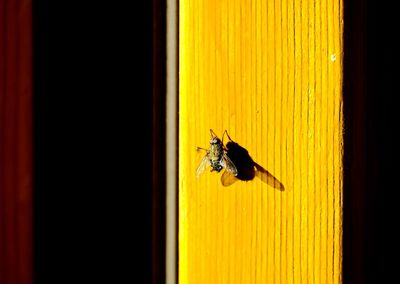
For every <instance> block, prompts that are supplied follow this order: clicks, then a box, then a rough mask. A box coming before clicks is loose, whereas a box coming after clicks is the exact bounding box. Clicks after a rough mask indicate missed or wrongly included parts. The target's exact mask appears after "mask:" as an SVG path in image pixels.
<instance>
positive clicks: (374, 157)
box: [33, 0, 399, 283]
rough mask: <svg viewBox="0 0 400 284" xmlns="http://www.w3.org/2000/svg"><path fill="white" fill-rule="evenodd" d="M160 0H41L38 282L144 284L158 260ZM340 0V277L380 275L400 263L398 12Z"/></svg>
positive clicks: (37, 16)
mask: <svg viewBox="0 0 400 284" xmlns="http://www.w3.org/2000/svg"><path fill="white" fill-rule="evenodd" d="M162 2H163V1H135V2H134V5H131V4H128V3H129V2H122V1H117V2H116V1H114V2H101V1H85V2H84V4H83V1H80V2H77V3H70V2H65V1H63V2H60V1H50V0H36V1H34V11H33V12H34V14H33V16H34V177H35V179H34V180H35V182H34V186H35V196H34V207H35V211H34V213H35V214H34V229H35V242H34V250H35V261H34V265H35V267H34V268H35V281H36V283H63V282H68V283H80V282H83V283H95V282H99V281H100V280H103V281H108V282H109V283H148V282H150V280H151V277H152V268H151V267H152V264H153V265H155V266H162V265H163V262H162V261H160V260H156V259H157V258H159V259H161V258H163V255H162V250H163V245H162V244H161V242H162V240H163V239H162V238H159V239H157V237H156V238H154V236H153V243H152V222H154V221H155V223H153V224H155V226H154V229H156V230H158V232H159V233H161V234H162V233H163V218H162V217H161V218H158V219H157V218H154V215H152V212H156V213H157V214H156V215H158V214H162V211H163V210H162V208H161V209H160V208H158V209H154V208H152V204H154V203H152V202H154V198H157V199H158V201H161V203H162V199H163V195H162V194H161V195H160V194H158V195H157V194H154V193H157V191H154V190H153V194H152V180H153V181H154V178H157V177H158V179H156V180H157V182H158V183H159V184H162V181H163V173H162V163H160V164H158V165H155V164H154V163H153V162H152V157H153V154H154V153H156V154H157V153H159V154H162V153H163V150H162V149H161V148H162V146H161V145H162V142H163V141H162V137H163V135H162V133H163V132H162V131H163V123H162V118H163V113H162V112H161V113H160V111H162V109H163V98H162V95H156V96H153V91H156V92H160V94H162V91H163V83H164V81H163V76H164V75H163V74H164V73H163V72H162V71H160V70H159V69H160V68H161V69H162V68H163V67H164V65H163V61H162V58H163V57H162V54H163V53H162V50H163V44H162V42H163V41H158V40H157V39H160V37H159V36H161V37H162V35H163V27H164V23H163V9H162V5H161V6H160V7H161V10H159V11H158V12H157V13H154V14H153V7H157V5H160V3H162ZM344 8H345V21H344V24H345V38H344V45H345V46H344V47H345V48H344V49H345V59H344V114H345V117H344V119H345V137H344V138H345V145H344V153H345V160H344V170H345V179H344V212H343V214H344V215H343V220H344V224H343V226H344V235H343V241H344V242H343V245H344V251H343V259H344V263H343V280H344V283H384V282H385V281H386V282H388V281H390V280H391V279H392V278H393V277H394V276H396V275H397V273H396V272H397V271H396V267H395V265H394V263H395V262H394V261H393V260H392V259H393V258H397V255H398V250H397V248H398V245H397V243H398V241H397V234H396V233H395V232H396V230H397V228H396V225H395V224H398V222H397V219H396V217H395V216H396V213H397V212H396V211H397V210H396V209H397V208H398V207H399V206H398V199H397V191H398V188H399V186H398V181H397V175H398V173H397V170H396V163H395V160H396V156H395V153H396V154H397V147H396V146H397V145H395V142H396V141H397V140H396V139H395V134H396V130H397V125H396V123H395V114H396V113H397V112H398V107H397V104H396V103H395V100H394V99H395V98H394V97H395V94H397V93H398V91H397V89H398V87H397V86H398V84H397V81H396V80H398V77H397V74H395V73H396V71H397V69H398V67H397V66H398V65H397V62H396V59H397V52H398V50H399V48H398V47H399V45H398V44H397V43H396V41H397V35H398V30H397V26H398V25H397V23H396V22H397V21H396V20H397V18H396V17H398V16H396V12H395V11H397V10H396V9H395V7H394V4H388V3H385V4H383V3H382V2H376V3H375V2H374V1H369V2H368V1H362V0H356V1H345V7H344ZM155 22H157V23H158V28H157V29H154V27H153V23H155ZM160 27H161V29H160ZM155 30H156V34H154V31H155ZM153 35H155V37H153ZM154 46H155V47H156V49H154ZM157 50H158V51H157ZM154 54H156V55H157V56H154ZM154 60H156V61H154ZM397 61H398V60H397ZM155 63H156V64H155ZM153 82H156V83H157V84H154V83H153ZM153 109H154V110H156V112H157V113H156V114H154V113H153ZM153 129H156V130H157V129H159V130H160V131H161V132H157V131H155V132H154V131H153ZM157 133H159V134H158V136H157ZM160 133H161V134H160ZM156 136H157V137H156ZM153 137H156V138H157V141H158V142H157V143H155V142H154V139H153ZM155 156H156V155H155ZM153 161H154V160H153ZM396 161H397V160H396ZM161 203H160V204H161ZM157 210H158V211H157ZM154 245H155V246H156V247H157V250H156V253H154V251H153V254H152V247H154ZM155 271H159V273H161V274H162V273H163V269H162V268H160V267H159V268H158V269H155ZM156 279H162V277H159V278H156Z"/></svg>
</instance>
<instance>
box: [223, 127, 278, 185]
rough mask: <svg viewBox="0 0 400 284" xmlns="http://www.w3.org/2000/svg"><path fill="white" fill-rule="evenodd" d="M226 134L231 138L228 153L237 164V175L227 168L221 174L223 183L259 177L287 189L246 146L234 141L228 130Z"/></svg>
mask: <svg viewBox="0 0 400 284" xmlns="http://www.w3.org/2000/svg"><path fill="white" fill-rule="evenodd" d="M226 135H227V136H228V138H229V142H228V143H226V145H225V150H226V155H227V156H228V157H229V158H230V159H231V161H232V162H233V164H234V165H235V166H236V169H237V175H236V176H233V175H232V174H230V173H229V172H227V171H226V170H225V171H224V173H223V174H222V176H221V182H222V185H224V186H229V185H231V184H233V183H235V182H236V181H238V180H242V181H250V180H253V179H254V178H255V177H258V178H259V179H260V180H261V181H262V182H264V183H266V184H268V185H270V186H272V187H273V188H275V189H277V190H280V191H284V190H285V187H284V185H283V184H282V183H281V182H280V181H279V180H278V179H277V178H276V177H274V176H273V175H272V174H271V173H270V172H268V171H267V170H266V169H264V168H263V167H262V166H261V165H259V164H257V163H256V162H255V161H254V160H253V159H252V158H251V157H250V155H249V152H248V151H247V150H246V149H245V148H243V147H242V146H240V145H239V144H238V143H236V142H234V141H233V140H232V139H231V138H230V137H229V135H228V133H227V132H226Z"/></svg>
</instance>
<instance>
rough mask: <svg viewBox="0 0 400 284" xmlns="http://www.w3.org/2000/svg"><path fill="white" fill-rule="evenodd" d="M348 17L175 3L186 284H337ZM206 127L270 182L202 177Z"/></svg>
mask: <svg viewBox="0 0 400 284" xmlns="http://www.w3.org/2000/svg"><path fill="white" fill-rule="evenodd" d="M342 20H343V3H342V0H334V1H327V0H314V1H309V0H306V1H304V0H303V1H297V0H295V1H287V0H283V1H261V0H256V1H239V0H233V1H227V0H222V1H213V0H182V1H180V18H179V74H180V75H179V80H180V83H179V283H181V284H183V283H341V271H342V176H343V174H342V148H343V145H342V144H343V138H342V135H343V133H342V132H343V130H342V128H343V118H342V58H343V48H342V46H343V43H342V41H343V40H342V38H343V35H342V31H343V21H342ZM210 129H213V131H214V132H215V133H216V134H217V135H218V136H219V137H220V138H221V137H222V134H223V132H224V130H227V131H228V133H229V136H230V137H231V138H232V140H233V141H234V142H236V143H238V144H239V145H240V146H241V147H243V148H244V149H245V150H247V151H248V154H249V155H250V157H251V158H252V160H253V161H254V162H255V163H257V164H258V165H259V166H260V167H262V168H263V169H265V170H266V171H268V173H269V175H270V176H269V178H264V179H262V178H258V176H257V175H256V176H255V177H254V179H251V180H249V181H244V180H238V181H236V182H234V183H233V184H232V185H230V186H223V185H222V184H221V180H220V179H221V175H222V174H223V173H222V172H221V173H216V172H210V171H209V169H207V170H206V171H205V172H204V173H203V174H202V175H201V176H200V177H199V178H197V177H196V175H195V172H196V168H197V166H198V164H199V163H200V161H201V159H202V158H203V156H204V155H205V153H204V151H196V147H203V148H208V147H209V141H210ZM228 141H229V140H228V139H227V137H226V136H225V137H224V142H225V143H226V142H228ZM240 166H241V165H238V168H239V167H240ZM264 176H265V175H264ZM274 179H275V183H274V182H271V181H272V180H274Z"/></svg>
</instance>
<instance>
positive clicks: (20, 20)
mask: <svg viewBox="0 0 400 284" xmlns="http://www.w3.org/2000/svg"><path fill="white" fill-rule="evenodd" d="M31 15H32V3H31V0H19V1H15V0H14V1H13V0H0V18H1V20H0V21H1V26H0V38H1V39H0V72H1V73H0V283H2V284H14V283H15V284H16V283H18V284H25V283H32V243H33V240H32V165H31V164H32V138H31V137H32V32H31V29H32V16H31Z"/></svg>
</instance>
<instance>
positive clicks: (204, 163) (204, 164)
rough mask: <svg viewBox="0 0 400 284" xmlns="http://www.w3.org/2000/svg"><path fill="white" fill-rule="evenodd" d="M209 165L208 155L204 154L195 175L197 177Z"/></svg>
mask: <svg viewBox="0 0 400 284" xmlns="http://www.w3.org/2000/svg"><path fill="white" fill-rule="evenodd" d="M210 165H211V163H210V160H209V159H208V155H205V156H204V158H203V159H202V160H201V161H200V164H199V166H198V167H197V169H196V177H199V176H200V175H201V174H202V173H203V172H204V170H205V169H206V168H207V167H208V166H210Z"/></svg>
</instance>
